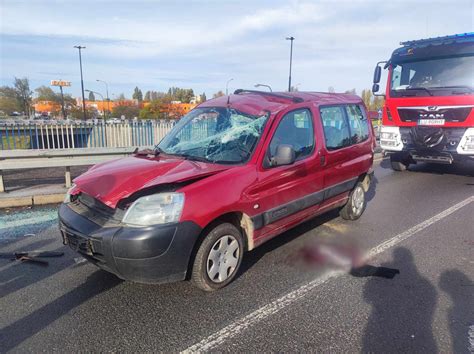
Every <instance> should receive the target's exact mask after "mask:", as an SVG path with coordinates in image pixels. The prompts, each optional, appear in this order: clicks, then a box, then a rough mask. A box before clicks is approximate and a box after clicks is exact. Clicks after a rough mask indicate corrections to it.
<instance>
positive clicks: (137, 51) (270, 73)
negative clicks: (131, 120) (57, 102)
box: [0, 0, 474, 98]
mask: <svg viewBox="0 0 474 354" xmlns="http://www.w3.org/2000/svg"><path fill="white" fill-rule="evenodd" d="M471 31H474V0H449V1H448V0H446V1H436V0H434V1H433V0H431V1H424V0H418V1H396V0H392V1H367V0H365V1H363V0H351V1H345V0H344V1H342V0H332V1H329V0H327V1H296V0H295V1H279V0H273V1H257V0H254V1H246V0H240V1H224V0H207V1H205V0H194V1H180V0H176V1H131V0H129V1H123V0H113V1H108V0H103V1H99V0H95V1H89V0H83V1H66V0H62V1H59V0H57V1H49V0H42V1H36V0H30V1H21V0H20V1H19V0H17V1H10V0H1V1H0V36H1V37H0V40H1V42H0V45H1V47H0V85H10V84H11V82H12V80H13V78H14V77H15V76H17V77H28V78H29V79H30V81H31V86H32V88H36V87H38V86H40V85H48V84H49V82H50V80H52V79H64V80H69V81H71V82H72V87H70V88H68V89H67V90H66V92H69V93H72V94H73V95H74V96H77V95H79V94H80V76H79V63H78V53H77V50H76V49H73V46H74V45H78V44H80V45H84V46H86V47H87V48H86V49H85V50H84V51H83V69H84V81H85V87H86V89H91V90H97V91H99V92H102V93H104V92H105V88H104V85H103V84H100V83H98V82H96V79H101V80H105V81H107V82H108V83H109V94H110V96H111V98H113V95H112V94H115V95H119V94H120V93H124V94H125V95H126V96H128V97H130V96H131V94H132V91H133V88H134V87H135V86H138V87H140V88H141V89H142V91H143V93H145V91H147V90H157V91H164V90H167V89H168V87H170V86H178V87H184V88H193V89H194V90H195V92H197V93H201V92H206V94H207V96H208V97H210V96H212V94H213V93H215V92H217V91H218V90H225V83H226V81H227V80H228V79H230V78H233V79H234V80H233V81H232V82H231V83H230V85H229V88H230V89H232V90H234V89H236V88H253V85H254V84H255V83H265V84H269V85H271V86H272V87H273V89H274V90H275V91H277V90H285V89H286V88H287V85H288V59H289V41H286V40H285V37H286V36H289V35H292V36H294V37H295V38H296V39H295V41H294V54H293V75H292V76H293V84H295V85H296V84H299V85H298V88H299V89H300V90H303V91H327V89H328V87H329V86H333V87H334V88H335V89H336V91H344V90H346V89H351V88H356V89H357V91H358V92H360V90H362V89H363V88H368V87H370V86H371V77H372V72H373V67H374V65H375V63H376V62H377V61H379V60H384V59H387V58H388V57H389V56H390V53H391V52H392V51H393V49H395V48H396V47H397V46H398V44H399V42H400V41H402V40H409V39H417V38H424V37H433V36H441V35H447V34H454V33H462V32H471Z"/></svg>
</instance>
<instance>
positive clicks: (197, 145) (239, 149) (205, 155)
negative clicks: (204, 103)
mask: <svg viewBox="0 0 474 354" xmlns="http://www.w3.org/2000/svg"><path fill="white" fill-rule="evenodd" d="M267 118H268V114H263V115H261V116H253V115H249V114H246V113H243V112H240V111H237V110H235V109H233V108H225V107H214V108H197V109H194V110H193V111H191V112H189V113H188V114H187V115H186V116H184V117H183V118H182V119H181V120H180V121H179V123H178V124H177V125H176V126H175V127H174V128H173V130H172V131H171V132H170V133H169V134H168V135H167V136H166V137H165V138H164V139H163V140H162V141H161V142H160V144H159V145H158V148H159V149H160V151H161V152H163V153H165V154H170V155H178V156H183V157H185V158H188V159H191V160H192V159H194V160H202V161H209V162H213V163H242V162H245V161H247V160H248V159H249V158H250V155H251V154H252V151H253V150H254V148H255V146H256V145H257V142H258V139H259V137H260V135H261V133H262V131H263V127H264V125H265V122H266V121H267Z"/></svg>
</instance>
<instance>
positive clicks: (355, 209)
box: [339, 182, 367, 220]
mask: <svg viewBox="0 0 474 354" xmlns="http://www.w3.org/2000/svg"><path fill="white" fill-rule="evenodd" d="M366 206H367V200H366V197H365V190H364V187H363V186H362V183H361V182H357V184H356V185H355V187H354V189H353V190H352V191H351V193H350V194H349V200H348V201H347V203H346V205H344V207H342V209H341V211H340V212H339V215H341V217H342V218H343V219H345V220H357V219H359V218H360V217H361V216H362V214H363V212H364V210H365V207H366Z"/></svg>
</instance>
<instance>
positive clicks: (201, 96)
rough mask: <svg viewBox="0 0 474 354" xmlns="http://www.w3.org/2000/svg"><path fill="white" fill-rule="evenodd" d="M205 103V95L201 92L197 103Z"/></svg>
mask: <svg viewBox="0 0 474 354" xmlns="http://www.w3.org/2000/svg"><path fill="white" fill-rule="evenodd" d="M206 101H207V97H206V94H205V93H204V92H203V93H202V94H201V95H200V96H199V102H206Z"/></svg>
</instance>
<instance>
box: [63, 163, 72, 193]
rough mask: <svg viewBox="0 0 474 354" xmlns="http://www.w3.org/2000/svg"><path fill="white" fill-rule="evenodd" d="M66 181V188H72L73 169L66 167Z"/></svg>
mask: <svg viewBox="0 0 474 354" xmlns="http://www.w3.org/2000/svg"><path fill="white" fill-rule="evenodd" d="M64 177H65V180H66V187H67V188H71V185H72V182H71V167H69V166H66V173H65V174H64Z"/></svg>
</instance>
